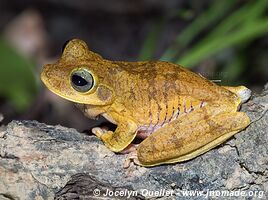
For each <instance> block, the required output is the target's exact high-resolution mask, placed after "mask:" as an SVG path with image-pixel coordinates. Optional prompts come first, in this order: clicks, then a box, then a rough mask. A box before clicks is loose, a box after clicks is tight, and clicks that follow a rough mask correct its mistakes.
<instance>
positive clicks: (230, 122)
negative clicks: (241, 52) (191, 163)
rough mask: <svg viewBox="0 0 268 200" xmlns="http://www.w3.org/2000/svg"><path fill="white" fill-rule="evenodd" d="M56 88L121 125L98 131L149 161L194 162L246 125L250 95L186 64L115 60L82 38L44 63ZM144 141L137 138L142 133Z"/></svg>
mask: <svg viewBox="0 0 268 200" xmlns="http://www.w3.org/2000/svg"><path fill="white" fill-rule="evenodd" d="M41 79H42V81H43V82H44V84H45V85H46V86H47V88H48V89H49V90H51V91H52V92H54V93H55V94H57V95H59V96H61V97H63V98H65V99H67V100H70V101H72V102H75V103H76V104H77V105H78V107H79V108H80V109H81V110H82V111H83V112H84V114H85V115H86V116H87V117H90V118H96V117H97V116H99V115H101V116H103V117H105V118H106V119H107V120H108V121H110V122H112V123H113V124H116V125H117V128H116V130H115V131H114V132H113V131H110V130H106V129H104V128H100V127H95V128H93V129H92V132H93V133H94V134H95V135H96V136H97V137H98V138H100V139H101V140H102V141H103V143H104V144H105V145H106V146H107V147H108V148H109V149H110V150H111V151H114V152H122V153H123V152H128V153H129V160H132V161H134V162H135V163H136V164H139V165H141V166H145V167H149V166H155V165H161V164H168V163H176V162H181V161H186V160H189V159H192V158H195V157H196V156H198V155H200V154H203V153H205V152H207V151H208V150H210V149H212V148H213V147H215V146H217V145H219V144H221V143H223V142H224V141H226V140H227V139H228V138H230V137H232V136H233V135H234V134H235V133H237V132H239V131H241V130H242V129H245V128H246V127H247V126H248V125H249V123H250V119H249V117H248V116H247V115H246V114H245V113H243V112H239V107H240V105H241V104H242V103H244V102H245V101H247V100H248V99H249V97H250V93H251V92H250V90H249V89H247V88H246V87H244V86H238V87H227V86H219V85H217V84H215V83H213V82H211V81H209V80H207V79H205V78H204V77H202V76H200V75H198V74H195V73H193V72H191V71H189V70H187V69H185V68H183V67H182V66H180V65H177V64H173V63H170V62H164V61H141V62H124V61H110V60H107V59H104V58H102V57H101V56H100V55H99V54H97V53H94V52H92V51H90V50H89V48H88V46H87V45H86V43H85V42H84V41H82V40H79V39H73V40H71V41H69V42H68V43H67V44H66V46H65V47H64V50H63V53H62V56H61V58H60V59H59V60H58V61H57V62H56V63H54V64H47V65H45V66H44V68H43V71H42V73H41ZM136 137H137V138H141V139H142V142H141V143H140V144H138V145H137V144H136V145H134V144H132V142H133V140H134V138H136Z"/></svg>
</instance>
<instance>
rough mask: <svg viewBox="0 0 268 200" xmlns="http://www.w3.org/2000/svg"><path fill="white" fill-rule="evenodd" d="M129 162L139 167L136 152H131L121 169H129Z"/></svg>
mask: <svg viewBox="0 0 268 200" xmlns="http://www.w3.org/2000/svg"><path fill="white" fill-rule="evenodd" d="M131 162H133V163H134V164H135V165H141V163H140V161H139V159H138V154H137V151H132V152H131V153H130V154H128V156H127V158H126V160H125V162H124V166H123V167H124V168H129V166H130V163H131Z"/></svg>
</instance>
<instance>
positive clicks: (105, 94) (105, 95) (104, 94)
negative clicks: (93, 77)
mask: <svg viewBox="0 0 268 200" xmlns="http://www.w3.org/2000/svg"><path fill="white" fill-rule="evenodd" d="M97 94H98V97H99V99H100V100H102V101H106V100H108V99H109V98H111V96H112V92H111V91H110V90H109V89H108V88H106V87H104V86H100V87H99V88H98V91H97Z"/></svg>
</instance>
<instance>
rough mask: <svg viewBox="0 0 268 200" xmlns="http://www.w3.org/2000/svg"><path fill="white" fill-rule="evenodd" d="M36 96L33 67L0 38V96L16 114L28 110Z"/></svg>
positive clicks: (35, 80)
mask: <svg viewBox="0 0 268 200" xmlns="http://www.w3.org/2000/svg"><path fill="white" fill-rule="evenodd" d="M36 94H37V79H36V77H35V74H34V65H33V63H31V62H30V61H29V60H27V59H26V58H25V57H23V56H21V55H19V54H18V53H17V52H16V51H15V50H14V49H13V48H11V47H10V46H9V45H8V44H7V42H6V41H5V40H4V39H1V38H0V96H1V98H5V99H7V100H8V101H9V102H11V103H12V104H13V105H14V107H15V108H16V110H17V111H18V112H22V111H24V110H25V109H27V108H28V106H30V105H31V104H32V102H33V99H34V97H35V96H36Z"/></svg>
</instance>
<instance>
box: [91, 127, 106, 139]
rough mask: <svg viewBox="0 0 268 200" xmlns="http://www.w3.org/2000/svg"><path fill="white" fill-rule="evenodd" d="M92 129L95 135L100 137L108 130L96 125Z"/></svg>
mask: <svg viewBox="0 0 268 200" xmlns="http://www.w3.org/2000/svg"><path fill="white" fill-rule="evenodd" d="M91 131H92V133H93V134H94V135H96V136H97V137H99V138H100V137H101V136H102V135H103V134H105V133H106V132H107V129H105V128H101V127H95V128H92V130H91Z"/></svg>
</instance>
